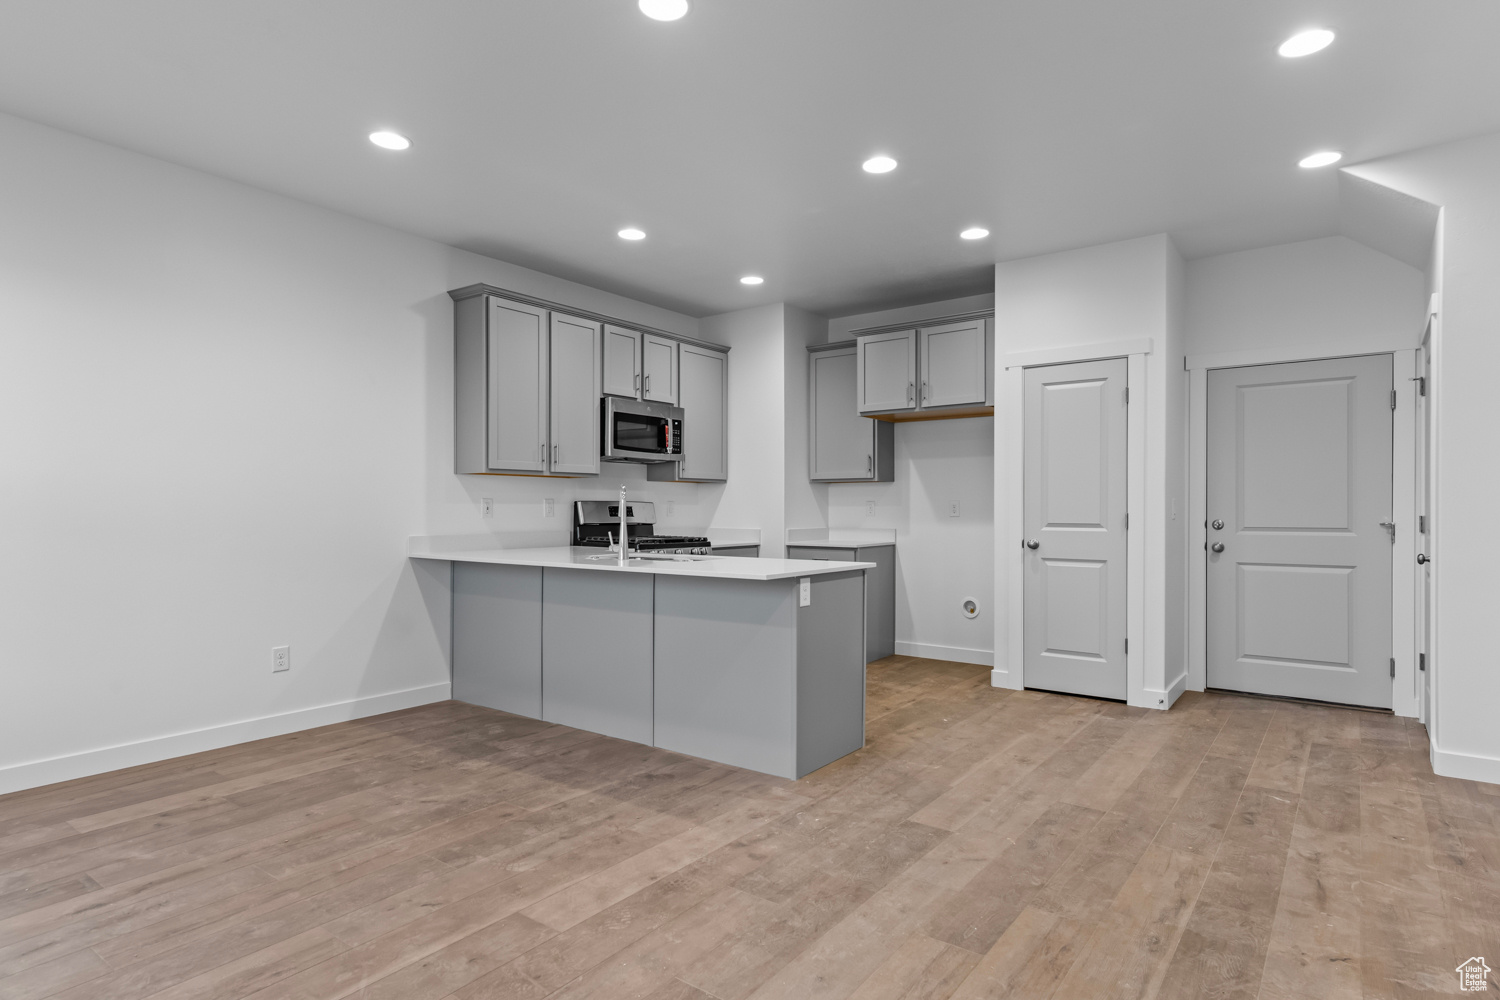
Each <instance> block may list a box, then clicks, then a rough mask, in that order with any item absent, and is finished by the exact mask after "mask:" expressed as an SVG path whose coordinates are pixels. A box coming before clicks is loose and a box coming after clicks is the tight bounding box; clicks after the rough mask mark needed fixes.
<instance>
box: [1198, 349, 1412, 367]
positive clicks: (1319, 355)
mask: <svg viewBox="0 0 1500 1000" xmlns="http://www.w3.org/2000/svg"><path fill="white" fill-rule="evenodd" d="M1399 350H1402V348H1400V347H1396V346H1392V347H1386V348H1375V349H1366V350H1353V351H1351V350H1350V349H1349V345H1348V344H1324V345H1312V346H1310V345H1307V344H1294V345H1291V346H1289V347H1257V348H1255V349H1253V350H1249V351H1224V352H1221V353H1219V354H1189V355H1188V356H1187V359H1186V360H1185V361H1184V362H1183V363H1184V365H1185V366H1186V367H1187V370H1188V371H1197V370H1199V369H1203V368H1251V367H1254V366H1255V365H1282V364H1289V363H1291V362H1293V361H1327V360H1330V359H1332V358H1360V357H1366V356H1368V355H1371V354H1394V353H1395V352H1396V351H1399Z"/></svg>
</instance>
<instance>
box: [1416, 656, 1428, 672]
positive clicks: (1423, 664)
mask: <svg viewBox="0 0 1500 1000" xmlns="http://www.w3.org/2000/svg"><path fill="white" fill-rule="evenodd" d="M1417 669H1418V670H1421V671H1423V672H1425V671H1426V670H1427V654H1426V653H1418V654H1417Z"/></svg>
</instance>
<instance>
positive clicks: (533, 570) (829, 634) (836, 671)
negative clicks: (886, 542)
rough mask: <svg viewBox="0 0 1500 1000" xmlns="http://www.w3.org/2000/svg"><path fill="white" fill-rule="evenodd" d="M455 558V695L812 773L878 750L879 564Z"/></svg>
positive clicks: (700, 752)
mask: <svg viewBox="0 0 1500 1000" xmlns="http://www.w3.org/2000/svg"><path fill="white" fill-rule="evenodd" d="M810 580H811V601H810V602H809V604H808V605H807V606H806V607H803V606H800V605H799V602H798V593H797V592H798V581H797V580H796V579H789V580H767V581H754V580H715V579H712V578H707V579H706V578H703V577H687V576H668V575H660V576H658V575H647V574H623V573H604V572H597V571H593V570H579V569H564V568H556V569H554V568H550V567H549V568H545V569H544V568H540V567H535V566H503V565H490V564H484V563H455V564H454V567H453V697H454V698H455V699H456V700H459V701H465V702H469V703H471V704H476V705H483V706H485V707H487V708H494V709H498V710H500V711H504V712H511V713H513V714H516V715H523V716H527V717H529V718H533V719H536V718H540V719H545V720H547V721H549V722H556V723H559V724H562V725H567V726H573V727H575V728H578V729H583V730H587V731H589V732H595V733H602V734H604V735H607V736H614V737H618V738H620V739H625V740H631V741H633V742H636V743H644V744H647V745H649V746H657V747H661V748H663V749H666V750H673V751H676V752H679V753H685V754H692V755H693V756H696V757H703V758H706V759H708V760H714V761H719V762H721V763H725V764H731V765H733V766H735V767H746V768H751V769H753V770H757V771H763V772H765V773H767V774H775V775H779V776H781V777H784V778H800V777H802V776H803V775H804V774H807V773H809V772H810V771H814V770H816V769H818V768H820V767H822V766H824V765H825V764H829V763H832V762H833V761H835V760H837V759H838V758H840V757H842V756H844V755H845V754H849V753H853V752H854V751H855V750H858V749H859V748H860V747H861V746H863V745H864V685H865V663H864V649H865V636H864V631H865V625H864V617H865V611H864V607H865V574H864V573H861V572H858V571H855V572H850V573H829V574H824V575H820V576H814V577H811V578H810Z"/></svg>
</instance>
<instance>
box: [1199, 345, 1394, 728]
mask: <svg viewBox="0 0 1500 1000" xmlns="http://www.w3.org/2000/svg"><path fill="white" fill-rule="evenodd" d="M1390 519H1391V356H1390V355H1388V354H1386V355H1376V356H1370V357H1359V358H1336V359H1334V360H1331V361H1302V362H1297V363H1294V364H1283V365H1258V366H1255V367H1251V368H1224V369H1219V370H1217V371H1212V372H1209V376H1208V520H1209V524H1208V545H1209V549H1210V550H1209V551H1208V552H1207V553H1205V557H1206V558H1207V560H1208V595H1207V596H1208V686H1209V687H1214V688H1223V689H1226V690H1231V691H1247V692H1253V693H1256V694H1269V695H1280V696H1284V697H1293V698H1309V699H1313V700H1316V701H1329V702H1338V703H1341V704H1348V705H1369V706H1373V707H1379V708H1390V707H1391V659H1390V657H1391V539H1392V535H1391V532H1390V530H1389V529H1388V528H1387V527H1386V524H1387V523H1388V522H1389V521H1390ZM1404 527H1405V530H1411V528H1412V527H1413V526H1412V525H1405V526H1404Z"/></svg>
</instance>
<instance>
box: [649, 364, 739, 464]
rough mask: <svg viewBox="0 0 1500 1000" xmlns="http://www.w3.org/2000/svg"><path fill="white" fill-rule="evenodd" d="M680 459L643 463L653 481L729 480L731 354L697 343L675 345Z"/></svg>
mask: <svg viewBox="0 0 1500 1000" xmlns="http://www.w3.org/2000/svg"><path fill="white" fill-rule="evenodd" d="M677 387H678V399H679V402H678V404H677V405H678V406H681V407H682V410H683V429H682V461H681V462H659V463H656V464H653V465H648V466H646V478H647V479H649V480H651V481H653V482H661V481H668V482H670V481H681V482H694V483H719V482H723V481H724V480H726V479H728V478H729V355H728V354H726V353H725V352H723V351H715V350H713V349H712V348H707V347H700V346H698V345H697V344H680V345H679V346H678V371H677Z"/></svg>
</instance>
